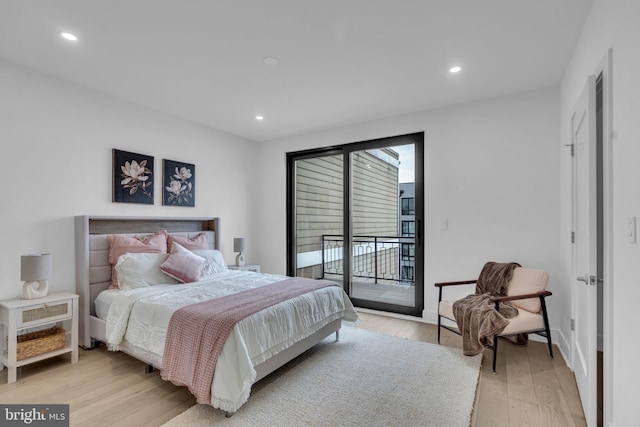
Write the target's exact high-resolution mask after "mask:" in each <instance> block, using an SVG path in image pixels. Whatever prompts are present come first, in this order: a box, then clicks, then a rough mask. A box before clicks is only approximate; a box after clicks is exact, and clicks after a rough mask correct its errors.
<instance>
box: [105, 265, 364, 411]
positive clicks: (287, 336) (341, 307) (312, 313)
mask: <svg viewBox="0 0 640 427" xmlns="http://www.w3.org/2000/svg"><path fill="white" fill-rule="evenodd" d="M284 279H286V277H285V276H279V275H272V274H256V273H253V272H246V271H236V270H229V271H226V272H223V273H219V274H215V275H213V276H210V277H209V278H207V279H206V280H202V281H200V282H196V283H189V284H184V285H173V284H172V285H156V286H149V287H143V288H137V289H133V290H129V291H121V292H118V293H117V295H116V296H114V297H113V298H112V302H111V304H110V306H109V312H108V315H107V319H106V340H107V345H108V347H109V349H111V350H118V349H120V348H123V349H124V348H126V350H127V352H129V353H132V354H133V355H134V356H136V357H139V358H141V359H143V360H146V361H149V362H151V363H152V364H153V365H154V366H158V367H161V366H162V353H163V351H164V343H165V336H166V331H167V327H168V325H169V320H170V319H171V315H172V314H173V312H174V311H175V310H177V309H179V308H181V307H184V306H186V305H189V304H194V303H197V302H201V301H205V300H210V299H215V298H218V297H221V296H224V295H229V294H233V293H236V292H240V291H243V290H247V289H251V288H256V287H259V286H264V285H267V284H269V283H275V282H277V281H281V280H284ZM340 318H342V319H344V320H346V321H356V320H357V318H358V316H357V314H356V311H355V309H354V308H353V305H352V304H351V301H350V300H349V298H348V296H347V295H346V293H345V292H344V291H343V290H342V288H340V287H336V286H331V287H327V288H323V289H320V290H318V291H315V292H311V293H308V294H304V295H301V296H299V297H296V298H293V299H291V300H288V301H285V302H282V303H280V304H277V305H275V306H273V307H270V308H268V309H265V310H262V311H260V312H258V313H256V314H254V315H252V316H250V317H247V318H245V319H244V320H242V321H240V322H238V324H236V326H235V328H234V329H233V331H232V332H231V335H229V338H228V339H227V342H226V344H225V346H224V348H223V350H222V353H221V355H220V358H219V359H218V364H217V365H216V371H215V375H214V379H213V384H212V385H211V405H212V406H213V407H215V408H220V409H222V410H224V411H228V412H235V411H237V410H238V409H239V408H240V406H242V405H243V404H244V403H245V402H246V401H247V399H248V397H249V393H250V391H251V385H252V384H253V382H254V381H255V379H256V371H255V369H254V368H253V367H254V366H256V365H258V364H260V363H262V362H264V361H265V360H267V359H269V358H270V357H272V356H274V355H275V354H277V353H279V352H280V351H282V350H284V349H286V348H288V347H290V346H291V345H293V344H294V343H296V342H297V341H299V340H301V339H303V338H306V337H308V336H309V335H311V334H313V333H314V332H316V331H318V330H319V329H321V328H322V327H323V326H325V325H327V324H328V323H330V322H331V321H333V320H336V319H340Z"/></svg>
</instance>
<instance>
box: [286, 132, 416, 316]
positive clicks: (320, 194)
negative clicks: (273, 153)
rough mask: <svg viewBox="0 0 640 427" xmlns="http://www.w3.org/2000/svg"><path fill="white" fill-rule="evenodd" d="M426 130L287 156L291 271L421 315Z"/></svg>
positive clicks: (376, 305) (380, 306)
mask: <svg viewBox="0 0 640 427" xmlns="http://www.w3.org/2000/svg"><path fill="white" fill-rule="evenodd" d="M423 141H424V134H422V133H418V134H411V135H402V136H398V137H392V138H384V139H378V140H372V141H364V142H358V143H353V144H347V145H343V146H339V147H331V148H327V149H319V150H310V151H304V152H297V153H289V154H288V197H287V201H288V209H287V211H288V248H287V249H288V274H289V275H294V276H301V277H309V278H324V279H328V280H334V281H336V282H338V283H340V284H341V285H343V286H344V289H345V291H346V292H347V293H348V294H349V296H350V297H351V299H352V300H353V301H354V303H355V304H356V305H357V306H359V307H367V308H372V309H377V310H383V311H391V312H396V313H402V314H411V315H416V316H420V315H422V309H423V304H424V302H423V296H424V287H423V280H422V278H423V255H422V253H423V251H422V241H421V233H420V232H421V229H420V225H421V221H422V215H423V209H422V206H423V202H422V194H423V191H422V181H423V179H422V177H423V171H422V170H423V169H422V159H423V144H424V142H423Z"/></svg>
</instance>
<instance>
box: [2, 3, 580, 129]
mask: <svg viewBox="0 0 640 427" xmlns="http://www.w3.org/2000/svg"><path fill="white" fill-rule="evenodd" d="M592 2H593V0H395V1H394V0H314V1H312V0H55V1H54V0H28V1H27V0H0V57H1V58H4V59H6V60H8V61H11V62H14V63H17V64H20V65H23V66H26V67H29V68H33V69H36V70H39V71H41V72H43V73H46V74H49V75H53V76H56V77H59V78H61V79H64V80H68V81H71V82H74V83H77V84H79V85H82V86H86V87H89V88H92V89H95V90H98V91H101V92H105V93H108V94H111V95H113V96H116V97H119V98H124V99H126V100H129V101H131V102H134V103H136V104H140V105H144V106H147V107H150V108H153V109H156V110H160V111H163V112H166V113H169V114H173V115H176V116H179V117H183V118H185V119H188V120H192V121H194V122H198V123H201V124H204V125H207V126H211V127H213V128H216V129H219V130H223V131H226V132H228V133H231V134H235V135H239V136H242V137H245V138H248V139H251V140H256V141H264V140H270V139H274V138H279V137H283V136H289V135H295V134H300V133H304V132H310V131H315V130H320V129H326V128H332V127H336V126H340V125H346V124H352V123H360V122H364V121H368V120H375V119H380V118H384V117H390V116H395V115H399V114H405V113H409V112H413V111H420V110H426V109H431V108H436V107H442V106H445V105H451V104H457V103H462V102H468V101H471V100H476V99H482V98H487V97H493V96H500V95H505V94H509V93H514V92H520V91H526V90H531V89H537V88H542V87H548V86H553V85H557V84H559V83H560V79H561V77H562V73H563V71H564V69H565V66H566V64H567V63H568V61H569V58H570V55H571V52H572V50H573V48H574V45H575V43H576V40H577V39H578V36H579V33H580V30H581V28H582V24H583V23H584V20H585V19H586V16H587V14H588V12H589V10H590V8H591V4H592ZM60 31H68V32H71V33H74V34H76V35H77V36H78V38H79V40H78V41H77V42H75V43H70V42H68V41H65V40H63V39H62V38H61V37H60V36H59V33H60ZM266 56H272V57H275V58H277V59H278V60H279V64H278V65H276V66H267V65H265V64H264V62H263V58H264V57H266ZM453 65H460V66H461V67H462V68H463V70H462V72H460V73H458V74H456V75H453V74H450V73H449V72H448V70H449V68H450V67H451V66H453ZM258 114H261V115H263V116H264V117H265V119H264V120H263V121H262V122H258V121H256V120H255V116H256V115H258Z"/></svg>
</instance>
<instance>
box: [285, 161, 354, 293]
mask: <svg viewBox="0 0 640 427" xmlns="http://www.w3.org/2000/svg"><path fill="white" fill-rule="evenodd" d="M342 159H343V155H342V154H340V155H334V156H323V157H314V158H309V159H302V160H296V161H295V248H296V260H295V263H296V271H295V275H296V276H298V277H307V278H312V279H319V278H326V279H331V280H335V281H337V282H339V283H340V284H342V283H343V280H342V279H343V276H342V274H343V268H342V248H343V246H344V244H343V239H342V232H343V228H344V225H343V224H344V223H343V218H344V213H343V205H344V203H343V200H344V195H343V193H344V190H343V179H342V176H343V167H344V166H343V160H342Z"/></svg>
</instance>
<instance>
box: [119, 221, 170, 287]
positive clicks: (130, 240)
mask: <svg viewBox="0 0 640 427" xmlns="http://www.w3.org/2000/svg"><path fill="white" fill-rule="evenodd" d="M141 252H146V253H161V254H166V253H167V232H166V231H164V230H162V231H159V232H157V233H155V234H151V235H149V236H145V237H131V236H123V235H121V234H111V235H109V264H111V286H109V288H110V289H113V288H116V289H117V288H118V278H117V272H116V269H115V265H116V263H117V262H118V258H120V256H121V255H124V254H126V253H141Z"/></svg>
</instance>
